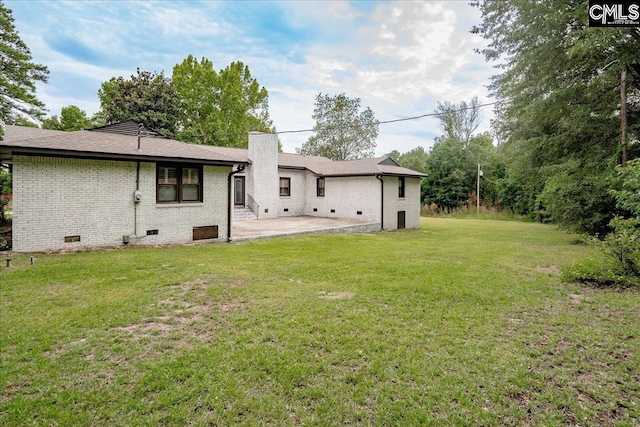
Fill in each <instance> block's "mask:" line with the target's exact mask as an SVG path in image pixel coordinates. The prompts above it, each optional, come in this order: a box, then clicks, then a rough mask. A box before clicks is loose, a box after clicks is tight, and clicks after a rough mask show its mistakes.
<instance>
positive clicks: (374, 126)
mask: <svg viewBox="0 0 640 427" xmlns="http://www.w3.org/2000/svg"><path fill="white" fill-rule="evenodd" d="M312 117H313V118H314V119H315V121H316V124H315V125H314V127H313V130H314V132H315V134H314V135H313V136H311V137H310V138H309V139H308V140H307V142H305V143H304V144H303V145H302V147H301V148H300V149H296V151H297V152H298V153H300V154H307V155H316V156H325V157H328V158H330V159H333V160H353V159H362V158H368V157H373V155H374V151H375V148H376V138H377V137H378V126H379V125H378V121H377V120H376V118H375V115H374V114H373V111H372V110H371V108H369V107H367V108H365V109H364V110H363V111H360V98H353V99H351V98H349V97H347V96H346V95H345V94H344V93H341V94H339V95H334V96H330V95H322V93H319V94H318V96H316V102H315V108H314V110H313V116H312Z"/></svg>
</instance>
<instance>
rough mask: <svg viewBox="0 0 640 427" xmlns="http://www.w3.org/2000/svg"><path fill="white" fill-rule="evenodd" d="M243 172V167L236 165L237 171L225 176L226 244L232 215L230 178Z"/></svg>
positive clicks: (229, 234)
mask: <svg viewBox="0 0 640 427" xmlns="http://www.w3.org/2000/svg"><path fill="white" fill-rule="evenodd" d="M243 171H244V165H238V168H237V170H235V171H232V172H229V175H227V204H228V207H227V243H231V216H232V215H233V211H232V210H231V208H232V206H233V205H232V203H231V177H232V176H233V175H235V174H237V173H240V172H243Z"/></svg>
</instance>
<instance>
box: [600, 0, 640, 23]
mask: <svg viewBox="0 0 640 427" xmlns="http://www.w3.org/2000/svg"><path fill="white" fill-rule="evenodd" d="M589 26H590V27H640V0H634V1H629V0H626V1H625V0H617V1H616V0H613V1H611V0H610V1H601V0H589Z"/></svg>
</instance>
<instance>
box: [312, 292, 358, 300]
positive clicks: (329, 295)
mask: <svg viewBox="0 0 640 427" xmlns="http://www.w3.org/2000/svg"><path fill="white" fill-rule="evenodd" d="M355 295H356V294H354V293H353V292H325V291H320V292H318V297H320V298H322V299H350V298H353V297H354V296H355Z"/></svg>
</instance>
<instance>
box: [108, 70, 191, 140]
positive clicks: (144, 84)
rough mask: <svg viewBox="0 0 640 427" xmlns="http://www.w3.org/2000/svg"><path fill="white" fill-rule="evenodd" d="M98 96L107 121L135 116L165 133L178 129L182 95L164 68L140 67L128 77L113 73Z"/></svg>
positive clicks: (122, 119)
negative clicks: (114, 75) (164, 71)
mask: <svg viewBox="0 0 640 427" xmlns="http://www.w3.org/2000/svg"><path fill="white" fill-rule="evenodd" d="M98 97H99V98H100V108H101V111H102V113H103V117H104V119H105V120H106V122H107V124H109V123H117V122H122V121H126V120H130V119H132V120H135V121H136V122H140V123H144V124H145V125H146V126H147V127H149V128H151V129H153V130H155V131H157V132H158V133H160V134H162V135H165V136H173V135H174V134H175V132H176V128H177V123H178V105H179V104H178V98H177V96H176V93H175V90H174V88H173V86H172V85H171V81H170V80H169V79H168V78H166V77H165V75H164V73H163V72H160V74H157V73H151V72H149V71H140V69H137V72H136V75H132V76H131V78H130V79H127V80H125V79H124V78H123V77H117V78H116V77H112V78H111V79H109V80H107V81H106V82H103V83H102V85H101V86H100V89H99V90H98Z"/></svg>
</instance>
